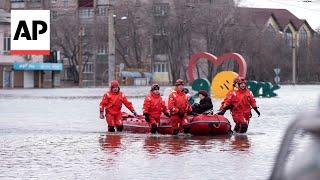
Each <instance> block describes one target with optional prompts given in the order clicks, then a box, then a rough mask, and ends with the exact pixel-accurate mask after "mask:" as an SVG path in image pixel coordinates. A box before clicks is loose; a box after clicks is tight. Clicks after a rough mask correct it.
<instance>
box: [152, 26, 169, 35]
mask: <svg viewBox="0 0 320 180" xmlns="http://www.w3.org/2000/svg"><path fill="white" fill-rule="evenodd" d="M155 34H156V35H165V34H167V31H166V28H165V27H164V25H157V26H156V32H155Z"/></svg>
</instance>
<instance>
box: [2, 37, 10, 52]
mask: <svg viewBox="0 0 320 180" xmlns="http://www.w3.org/2000/svg"><path fill="white" fill-rule="evenodd" d="M10 50H11V41H10V37H8V36H5V37H4V38H3V51H4V52H8V51H10Z"/></svg>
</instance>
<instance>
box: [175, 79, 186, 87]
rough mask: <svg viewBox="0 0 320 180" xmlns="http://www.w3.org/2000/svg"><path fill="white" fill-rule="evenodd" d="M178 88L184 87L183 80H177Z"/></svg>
mask: <svg viewBox="0 0 320 180" xmlns="http://www.w3.org/2000/svg"><path fill="white" fill-rule="evenodd" d="M175 85H176V86H179V85H184V82H183V80H182V79H178V80H176V83H175Z"/></svg>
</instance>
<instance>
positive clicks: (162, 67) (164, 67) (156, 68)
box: [153, 63, 169, 72]
mask: <svg viewBox="0 0 320 180" xmlns="http://www.w3.org/2000/svg"><path fill="white" fill-rule="evenodd" d="M168 71H169V68H168V63H155V64H154V65H153V72H168Z"/></svg>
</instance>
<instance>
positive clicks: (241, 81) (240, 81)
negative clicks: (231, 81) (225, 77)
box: [238, 77, 246, 84]
mask: <svg viewBox="0 0 320 180" xmlns="http://www.w3.org/2000/svg"><path fill="white" fill-rule="evenodd" d="M238 83H239V84H241V83H245V84H246V80H245V79H244V78H243V77H239V81H238Z"/></svg>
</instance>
